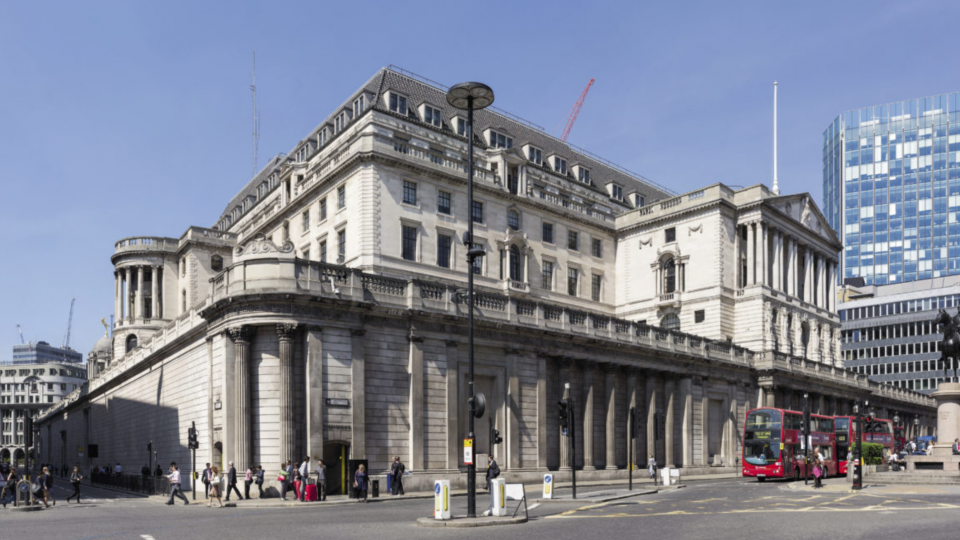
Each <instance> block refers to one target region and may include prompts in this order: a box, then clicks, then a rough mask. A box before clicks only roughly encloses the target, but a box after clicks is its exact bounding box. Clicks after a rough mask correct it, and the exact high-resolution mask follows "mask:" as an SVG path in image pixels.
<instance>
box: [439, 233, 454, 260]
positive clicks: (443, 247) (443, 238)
mask: <svg viewBox="0 0 960 540" xmlns="http://www.w3.org/2000/svg"><path fill="white" fill-rule="evenodd" d="M451 246H453V239H452V238H451V237H449V236H447V235H445V234H441V235H440V236H438V237H437V266H439V267H441V268H450V248H451Z"/></svg>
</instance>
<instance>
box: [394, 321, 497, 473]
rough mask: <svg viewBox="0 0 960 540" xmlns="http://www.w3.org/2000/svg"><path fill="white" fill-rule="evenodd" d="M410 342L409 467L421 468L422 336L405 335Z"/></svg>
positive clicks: (418, 469) (417, 469)
mask: <svg viewBox="0 0 960 540" xmlns="http://www.w3.org/2000/svg"><path fill="white" fill-rule="evenodd" d="M407 340H408V341H409V342H410V350H409V356H410V358H409V363H408V370H409V373H410V396H409V401H408V402H407V405H408V407H409V410H408V413H407V418H409V419H410V440H409V441H408V442H409V449H410V468H411V469H413V470H415V471H422V470H423V337H421V336H417V335H414V332H413V329H411V330H410V335H408V336H407ZM497 457H499V456H497Z"/></svg>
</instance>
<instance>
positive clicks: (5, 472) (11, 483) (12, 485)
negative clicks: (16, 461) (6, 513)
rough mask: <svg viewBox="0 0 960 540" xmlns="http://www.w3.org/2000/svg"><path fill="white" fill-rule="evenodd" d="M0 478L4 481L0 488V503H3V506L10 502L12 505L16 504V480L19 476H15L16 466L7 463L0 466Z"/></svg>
mask: <svg viewBox="0 0 960 540" xmlns="http://www.w3.org/2000/svg"><path fill="white" fill-rule="evenodd" d="M0 480H3V481H4V482H5V483H4V485H3V488H2V489H0V503H2V504H3V507H4V508H6V507H7V505H8V504H10V503H11V502H12V503H13V505H14V506H16V505H17V482H18V481H19V480H20V478H19V477H18V476H17V468H16V467H10V466H9V465H7V464H3V465H2V466H0Z"/></svg>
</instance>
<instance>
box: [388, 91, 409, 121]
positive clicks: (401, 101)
mask: <svg viewBox="0 0 960 540" xmlns="http://www.w3.org/2000/svg"><path fill="white" fill-rule="evenodd" d="M390 110H391V111H392V112H395V113H397V114H402V115H404V116H406V115H407V98H405V97H403V96H401V95H397V94H394V93H393V92H390Z"/></svg>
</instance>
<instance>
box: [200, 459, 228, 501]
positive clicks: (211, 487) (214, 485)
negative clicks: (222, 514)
mask: <svg viewBox="0 0 960 540" xmlns="http://www.w3.org/2000/svg"><path fill="white" fill-rule="evenodd" d="M207 472H209V473H210V476H209V479H208V482H207V490H208V491H207V508H209V507H210V504H211V503H212V502H213V500H214V499H216V500H217V504H218V505H220V506H219V508H223V501H222V500H220V485H221V484H220V470H219V469H217V466H216V465H214V466H213V467H211V466H210V464H209V463H207V470H206V471H203V473H204V474H207Z"/></svg>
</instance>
